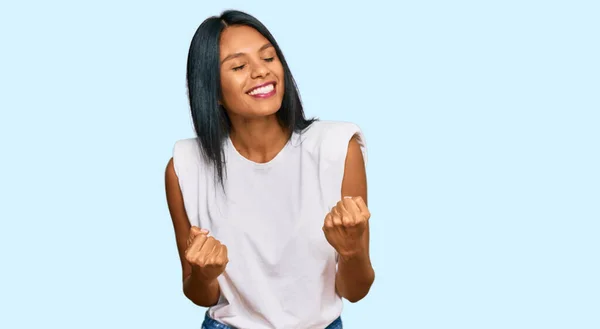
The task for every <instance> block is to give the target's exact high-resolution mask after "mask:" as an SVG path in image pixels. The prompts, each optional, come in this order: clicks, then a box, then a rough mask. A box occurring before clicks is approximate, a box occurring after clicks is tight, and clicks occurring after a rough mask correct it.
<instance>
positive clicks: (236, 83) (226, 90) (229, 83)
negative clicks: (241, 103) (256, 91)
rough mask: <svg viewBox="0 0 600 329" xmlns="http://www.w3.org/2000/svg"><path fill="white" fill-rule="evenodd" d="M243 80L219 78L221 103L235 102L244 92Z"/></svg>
mask: <svg viewBox="0 0 600 329" xmlns="http://www.w3.org/2000/svg"><path fill="white" fill-rule="evenodd" d="M243 89H244V83H243V79H241V78H240V77H232V76H228V75H225V76H223V75H222V76H221V91H222V93H223V101H225V102H235V100H236V98H239V97H240V96H241V94H242V93H243V92H244V90H243Z"/></svg>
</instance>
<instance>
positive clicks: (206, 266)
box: [185, 226, 229, 281]
mask: <svg viewBox="0 0 600 329" xmlns="http://www.w3.org/2000/svg"><path fill="white" fill-rule="evenodd" d="M185 259H186V260H187V261H188V262H189V263H190V264H191V265H192V275H197V276H198V277H199V278H200V279H202V280H205V281H212V280H214V279H216V278H217V277H218V276H219V275H221V273H223V271H225V266H226V265H227V263H228V262H229V258H228V257H227V247H226V246H225V245H223V244H221V242H219V240H217V239H215V238H214V237H212V236H210V237H209V236H208V231H207V230H201V229H200V228H198V227H196V226H192V228H191V229H190V235H189V237H188V240H187V249H186V250H185Z"/></svg>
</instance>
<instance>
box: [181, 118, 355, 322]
mask: <svg viewBox="0 0 600 329" xmlns="http://www.w3.org/2000/svg"><path fill="white" fill-rule="evenodd" d="M354 135H357V136H358V137H359V141H360V144H361V149H362V152H363V156H364V158H365V162H366V147H365V139H364V136H363V134H362V132H361V130H360V128H359V127H358V126H356V125H355V124H352V123H346V122H333V121H316V122H314V123H313V124H312V125H310V126H309V127H308V128H306V129H305V130H304V131H302V132H300V133H294V134H293V135H292V136H291V138H290V140H289V141H288V143H287V144H286V145H285V147H284V148H283V149H282V150H281V152H280V153H279V154H278V155H277V156H276V157H275V158H274V159H273V160H271V161H269V162H268V163H255V162H252V161H250V160H248V159H246V158H244V157H243V156H242V155H240V154H239V153H238V152H237V150H236V149H235V147H234V146H233V144H232V142H231V140H230V139H229V138H228V139H227V141H226V143H225V145H224V152H225V162H226V177H225V180H224V187H225V188H224V189H222V188H221V186H220V185H219V183H218V181H217V180H215V178H214V177H215V175H214V170H213V168H212V166H211V165H210V164H209V163H207V162H206V161H205V160H203V157H202V156H201V153H200V149H199V147H198V144H197V140H196V139H195V138H190V139H183V140H180V141H178V142H177V143H176V144H175V147H174V152H173V163H174V166H175V172H176V174H177V176H178V179H179V184H180V187H181V191H182V193H183V199H184V204H185V210H186V212H187V215H188V218H189V220H190V224H191V225H195V226H198V227H200V228H203V229H207V230H209V231H210V234H211V235H212V236H214V237H215V238H216V239H217V240H219V241H221V243H223V244H224V245H226V246H227V249H228V257H229V263H228V264H227V267H226V269H225V272H224V273H223V274H222V275H220V276H219V278H218V282H219V286H220V289H221V296H220V298H219V301H218V303H217V305H215V306H213V307H211V308H210V309H209V310H208V313H207V315H208V316H209V319H214V321H215V323H217V324H218V323H221V324H223V325H227V326H229V327H233V328H251V329H262V328H265V329H266V328H277V329H286V328H294V329H298V328H301V329H308V328H318V329H323V328H326V327H327V326H329V325H334V327H331V328H341V320H340V321H339V327H335V325H336V322H335V321H337V320H336V319H338V318H339V317H340V314H341V312H342V299H341V297H340V296H339V295H338V294H337V293H336V291H335V273H336V267H337V255H336V252H335V249H333V247H331V246H330V245H329V243H328V242H327V240H326V239H325V236H324V234H323V231H322V227H323V222H324V219H325V215H326V214H327V213H328V212H329V211H330V209H331V207H333V206H335V204H336V203H337V202H338V201H339V200H340V199H341V198H342V195H341V184H342V179H343V175H344V166H345V160H346V154H347V151H348V143H349V141H350V139H351V138H352V136H354ZM208 322H209V324H206V328H207V329H208V328H213V327H214V326H213V327H210V326H209V325H210V323H212V322H211V321H208ZM229 327H225V328H229ZM215 328H219V327H215ZM327 328H329V327H327Z"/></svg>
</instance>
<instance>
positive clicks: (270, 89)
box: [246, 81, 275, 98]
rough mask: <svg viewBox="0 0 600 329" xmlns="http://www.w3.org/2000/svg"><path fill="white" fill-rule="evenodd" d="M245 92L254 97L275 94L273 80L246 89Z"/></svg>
mask: <svg viewBox="0 0 600 329" xmlns="http://www.w3.org/2000/svg"><path fill="white" fill-rule="evenodd" d="M246 94H248V95H250V96H252V97H256V98H266V97H270V96H273V95H274V94H275V82H274V81H269V82H266V83H263V84H260V85H258V86H255V87H254V88H252V89H250V90H248V91H247V92H246Z"/></svg>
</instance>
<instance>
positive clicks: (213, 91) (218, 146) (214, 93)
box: [187, 10, 316, 185]
mask: <svg viewBox="0 0 600 329" xmlns="http://www.w3.org/2000/svg"><path fill="white" fill-rule="evenodd" d="M232 25H238V26H239V25H246V26H249V27H252V28H254V29H255V30H257V31H258V32H259V33H260V34H262V35H263V36H264V37H265V38H266V39H267V40H269V42H270V43H271V44H272V45H273V47H274V48H275V51H276V52H277V57H278V58H279V60H280V61H281V64H282V66H283V72H284V84H285V88H284V93H283V101H282V102H281V107H280V109H279V111H277V119H278V121H279V123H280V125H281V126H282V127H283V128H286V129H288V130H289V131H296V132H298V131H301V130H303V129H305V128H307V127H308V126H310V124H312V123H313V122H314V121H315V120H316V119H307V118H305V116H304V110H303V108H302V102H301V100H300V93H299V92H298V88H297V86H296V82H295V81H294V78H293V76H292V73H291V72H290V68H289V67H288V65H287V62H286V61H285V58H284V56H283V53H282V52H281V49H280V48H279V46H278V45H277V42H276V41H275V38H273V36H272V35H271V33H270V32H269V30H268V29H267V28H266V27H265V26H264V25H263V24H262V23H261V22H260V21H259V20H258V19H256V18H255V17H253V16H251V15H249V14H247V13H244V12H241V11H237V10H227V11H224V12H223V13H222V14H221V16H218V17H217V16H213V17H209V18H208V19H206V20H205V21H204V22H202V24H200V26H199V27H198V29H197V30H196V33H195V34H194V37H193V39H192V43H191V45H190V50H189V53H188V62H187V87H188V97H189V101H190V108H191V112H192V120H193V123H194V129H195V131H196V135H197V137H198V138H197V140H198V143H199V147H200V149H201V151H202V152H201V153H202V154H203V155H204V157H205V159H206V160H208V162H209V163H210V164H212V166H213V167H214V169H215V178H216V179H217V180H218V181H219V182H220V183H221V185H222V184H223V177H224V175H225V174H226V170H225V155H224V152H223V146H224V143H225V140H226V138H227V137H228V136H229V132H230V131H231V121H230V120H229V117H228V115H227V113H226V111H225V109H224V108H223V107H222V106H221V105H220V104H219V100H220V99H221V82H220V81H221V79H220V65H221V64H220V60H219V41H220V38H221V33H222V32H223V30H224V29H225V28H226V27H228V26H232Z"/></svg>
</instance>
